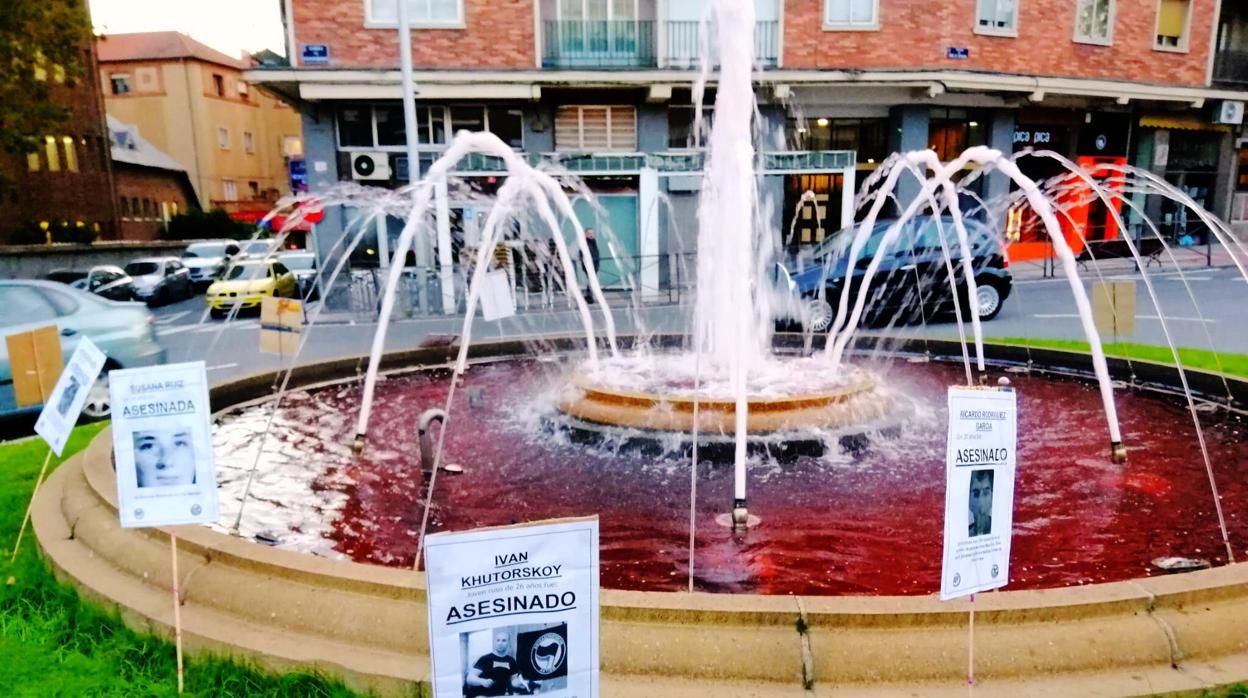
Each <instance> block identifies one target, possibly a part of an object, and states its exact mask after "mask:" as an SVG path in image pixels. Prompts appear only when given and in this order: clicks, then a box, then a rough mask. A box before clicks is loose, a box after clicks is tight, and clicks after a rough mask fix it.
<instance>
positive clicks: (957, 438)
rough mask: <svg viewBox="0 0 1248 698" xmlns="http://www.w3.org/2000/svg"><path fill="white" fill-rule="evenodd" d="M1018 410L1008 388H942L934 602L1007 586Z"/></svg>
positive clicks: (1012, 522)
mask: <svg viewBox="0 0 1248 698" xmlns="http://www.w3.org/2000/svg"><path fill="white" fill-rule="evenodd" d="M1017 441H1018V405H1017V400H1016V394H1015V393H1014V391H1013V390H1011V389H1009V388H963V387H951V388H949V442H948V452H947V458H946V466H945V467H946V477H945V552H944V564H943V565H942V566H941V578H940V580H941V581H940V598H941V600H942V601H943V600H948V599H955V598H958V597H960V596H966V595H968V594H974V593H976V592H980V591H984V590H987V589H996V588H998V587H1003V586H1005V585H1006V584H1008V583H1009V579H1010V538H1011V531H1012V529H1013V524H1014V469H1015V464H1016V456H1017Z"/></svg>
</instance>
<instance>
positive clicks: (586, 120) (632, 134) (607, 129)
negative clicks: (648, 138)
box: [555, 105, 637, 152]
mask: <svg viewBox="0 0 1248 698" xmlns="http://www.w3.org/2000/svg"><path fill="white" fill-rule="evenodd" d="M555 150H589V151H600V150H627V151H629V152H634V151H636V150H637V109H636V108H635V107H629V106H579V105H565V106H562V107H559V108H558V110H556V112H555Z"/></svg>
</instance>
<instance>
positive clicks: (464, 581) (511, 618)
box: [425, 517, 598, 698]
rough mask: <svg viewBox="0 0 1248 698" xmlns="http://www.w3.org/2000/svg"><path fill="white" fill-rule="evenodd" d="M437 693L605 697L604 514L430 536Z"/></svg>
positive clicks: (453, 696) (457, 697)
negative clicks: (601, 618)
mask: <svg viewBox="0 0 1248 698" xmlns="http://www.w3.org/2000/svg"><path fill="white" fill-rule="evenodd" d="M425 569H426V570H428V572H427V578H428V583H429V591H428V599H429V643H430V648H429V649H430V655H431V657H432V660H433V692H434V696H435V697H436V698H464V697H469V698H473V697H475V696H501V695H529V694H539V695H543V696H559V697H561V698H597V696H598V518H597V517H592V518H586V519H564V520H559V521H553V522H549V523H540V524H530V525H521V526H508V527H502V528H490V529H481V530H477V531H466V532H463V533H438V534H434V535H431V536H429V537H428V539H427V540H426V543H425Z"/></svg>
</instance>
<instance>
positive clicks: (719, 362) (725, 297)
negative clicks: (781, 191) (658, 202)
mask: <svg viewBox="0 0 1248 698" xmlns="http://www.w3.org/2000/svg"><path fill="white" fill-rule="evenodd" d="M713 7H714V20H715V27H716V28H717V30H718V31H716V32H715V36H716V37H717V42H718V44H719V45H718V51H717V53H718V56H719V65H720V74H719V86H718V91H717V92H716V97H715V121H714V123H713V124H712V126H711V137H710V153H709V155H708V157H707V167H706V173H705V174H704V175H703V180H702V183H703V189H702V191H703V196H702V198H701V200H700V202H699V215H698V279H697V301H696V302H697V305H696V310H695V317H694V322H695V332H694V342H695V343H696V344H695V350H696V351H698V352H699V353H700V354H703V355H705V356H706V358H707V359H708V363H709V364H710V368H711V370H713V371H720V372H723V371H726V372H727V375H728V384H729V389H730V390H731V392H732V396H733V398H734V399H735V401H736V420H735V436H736V450H735V452H734V455H733V462H734V466H735V469H736V478H735V480H736V485H735V488H734V492H733V521H734V523H736V524H737V525H742V524H744V523H745V521H746V520H747V512H746V504H745V461H746V439H745V437H746V425H747V420H748V411H749V404H748V394H747V391H746V383H747V381H746V373H747V371H748V370H749V368H750V366H751V365H753V364H755V363H757V362H758V361H760V360H762V358H763V356H764V354H765V353H766V352H767V348H766V344H765V342H766V337H765V336H764V335H765V334H766V332H765V331H764V330H763V329H762V327H763V323H762V322H761V321H760V317H759V316H760V313H759V312H758V301H757V297H756V295H755V293H754V288H755V284H756V283H757V281H758V280H757V279H756V278H755V274H754V268H752V264H751V261H752V260H755V259H757V258H758V253H759V251H760V247H762V246H761V245H759V244H758V237H757V236H756V235H755V234H754V220H755V215H754V214H755V207H756V203H757V196H756V193H755V186H754V143H753V134H754V130H753V116H754V88H753V83H752V82H751V77H752V76H751V73H752V71H753V68H754V2H753V0H736V1H733V0H716V2H714V4H713ZM709 64H710V60H709V57H708V56H704V61H703V68H702V74H701V76H700V77H699V82H698V89H697V90H696V92H697V93H698V94H699V95H700V94H701V93H702V91H703V87H704V86H705V81H706V76H707V73H708V71H709V69H710V65H709Z"/></svg>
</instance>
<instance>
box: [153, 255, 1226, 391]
mask: <svg viewBox="0 0 1248 698" xmlns="http://www.w3.org/2000/svg"><path fill="white" fill-rule="evenodd" d="M1107 278H1108V279H1115V280H1117V279H1123V280H1137V281H1138V280H1139V276H1138V275H1135V274H1125V273H1124V274H1119V275H1115V276H1111V277H1107ZM1150 278H1152V279H1153V280H1154V287H1155V289H1156V292H1157V295H1158V298H1159V300H1160V305H1161V309H1160V312H1159V311H1158V309H1157V307H1156V306H1155V305H1154V304H1153V303H1152V301H1151V300H1150V298H1149V296H1148V293H1147V290H1146V289H1145V287H1144V285H1143V284H1142V283H1140V284H1137V300H1136V309H1137V323H1136V334H1135V335H1134V336H1132V337H1120V338H1118V339H1121V340H1124V341H1134V342H1141V343H1145V344H1158V345H1163V344H1165V337H1164V335H1163V333H1162V322H1161V320H1160V318H1161V317H1165V318H1167V322H1166V324H1167V326H1168V327H1169V329H1170V332H1171V335H1172V336H1173V337H1174V339H1175V341H1176V342H1177V343H1178V344H1179V345H1180V346H1187V347H1196V348H1208V347H1209V346H1211V342H1212V346H1214V347H1216V348H1217V349H1218V350H1220V351H1227V352H1238V353H1248V284H1246V283H1245V282H1244V280H1243V279H1242V278H1241V277H1240V276H1239V274H1238V272H1237V271H1236V270H1235V269H1233V268H1220V269H1219V268H1215V269H1201V270H1193V271H1188V272H1186V282H1187V283H1186V284H1185V283H1184V279H1183V277H1181V276H1180V275H1179V274H1177V273H1173V272H1172V273H1164V274H1153V275H1152V276H1151V277H1150ZM1090 286H1091V282H1090V281H1089V282H1085V287H1087V288H1090ZM1188 288H1190V289H1191V290H1190V293H1191V295H1192V296H1194V297H1195V302H1193V300H1192V298H1191V297H1189V291H1188ZM313 307H314V306H313ZM154 313H155V316H156V322H157V334H158V336H159V337H160V341H161V342H162V343H163V344H164V345H165V347H166V348H167V349H168V350H169V361H171V362H173V361H186V360H196V359H203V360H204V361H206V362H207V364H208V370H209V374H210V377H211V379H212V380H213V382H218V381H222V380H225V379H228V378H231V377H234V376H238V375H244V374H248V373H254V372H258V371H263V370H274V369H276V368H278V367H279V366H280V365H281V361H282V359H281V358H280V357H278V356H275V355H270V354H260V353H259V352H258V351H257V348H258V344H259V322H258V320H257V319H256V318H255V317H254V316H253V317H243V318H237V319H234V320H230V321H225V320H212V319H209V318H207V317H206V316H205V313H204V301H203V298H202V296H197V297H195V298H192V299H190V300H188V301H184V302H182V303H177V304H174V305H170V306H167V307H163V308H157V309H155V311H154ZM613 313H614V317H615V319H616V323H617V327H618V329H619V331H620V332H621V333H631V332H637V331H642V332H646V331H650V332H672V331H683V330H684V329H685V328H686V327H687V324H688V317H689V316H690V306H689V305H687V304H686V305H669V306H656V307H648V308H643V309H642V310H641V311H640V312H639V313H638V314H637V318H636V319H635V318H634V313H633V311H632V310H631V309H628V308H625V307H615V308H614V310H613ZM326 317H328V318H329V321H328V322H326V323H323V324H318V325H317V326H315V327H314V328H313V329H312V330H311V332H312V337H311V338H310V339H309V341H308V345H307V347H306V348H305V350H304V352H303V355H302V356H301V357H300V362H306V361H317V360H325V359H330V358H338V357H344V356H359V355H362V354H365V353H367V352H368V350H369V348H370V345H371V342H372V337H373V335H374V332H375V330H376V327H377V326H376V323H375V322H369V321H355V322H352V320H351V318H350V317H348V316H344V315H334V316H330V315H328V314H327V315H326ZM595 317H596V323H597V325H598V327H599V328H600V329H601V327H602V318H601V315H598V314H596V315H595ZM461 323H462V320H461V319H460V318H458V317H432V318H418V319H398V320H396V321H395V322H394V323H392V324H391V330H390V334H389V336H388V338H387V341H386V348H387V350H398V349H404V348H411V347H414V346H415V345H417V344H418V343H419V342H420V341H421V340H422V339H424V338H426V337H427V336H429V335H431V334H456V335H458V334H460V331H461ZM579 330H580V320H579V317H578V316H577V314H576V313H575V311H571V310H568V309H566V307H564V308H560V309H556V310H553V311H544V312H530V313H522V314H521V315H517V316H516V317H514V318H509V319H507V320H503V321H499V322H488V323H487V322H484V321H481V320H479V319H478V320H477V321H476V322H474V325H473V336H474V337H475V338H479V339H486V338H492V337H500V336H520V335H535V334H543V333H552V332H578V331H579ZM900 331H903V332H912V333H915V334H923V333H926V334H927V335H928V336H933V337H956V336H957V329H956V325H954V323H952V322H948V321H946V322H941V323H935V324H930V325H929V326H927V327H926V328H924V327H910V328H903V329H902V330H900ZM984 332H985V336H987V337H1044V338H1052V339H1082V338H1083V337H1084V333H1083V330H1082V328H1081V324H1080V322H1079V320H1078V316H1077V315H1076V309H1075V303H1074V300H1073V298H1072V295H1071V291H1070V286H1069V284H1068V283H1067V282H1066V280H1065V279H1063V278H1058V279H1027V280H1020V281H1018V282H1017V285H1016V287H1015V292H1014V294H1013V295H1012V296H1011V297H1010V298H1009V299H1008V300H1007V301H1006V305H1005V307H1004V309H1003V310H1002V312H1001V314H1000V315H999V316H998V317H997V319H996V320H994V321H992V322H989V323H985V324H984ZM968 333H969V328H968ZM1206 333H1207V334H1206ZM1105 339H1106V340H1107V341H1112V340H1113V339H1114V338H1112V337H1106V338H1105Z"/></svg>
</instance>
